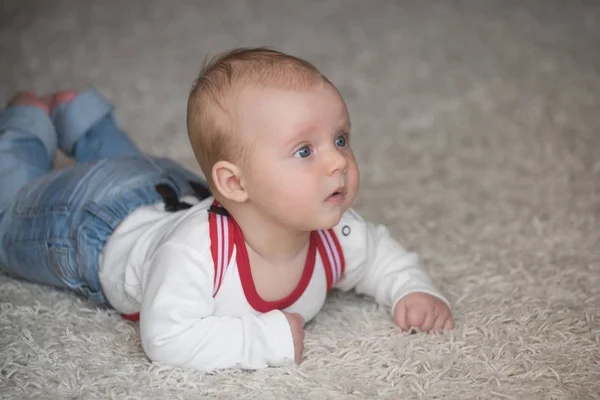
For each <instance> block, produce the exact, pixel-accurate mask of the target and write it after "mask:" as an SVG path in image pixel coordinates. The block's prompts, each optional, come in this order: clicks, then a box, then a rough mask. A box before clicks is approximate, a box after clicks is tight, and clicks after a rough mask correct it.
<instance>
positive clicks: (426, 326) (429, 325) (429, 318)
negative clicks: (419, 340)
mask: <svg viewBox="0 0 600 400" xmlns="http://www.w3.org/2000/svg"><path fill="white" fill-rule="evenodd" d="M434 323H435V315H434V314H433V312H431V310H430V311H428V312H427V314H425V321H423V324H422V325H421V330H422V331H424V332H429V331H430V330H431V329H433V325H434Z"/></svg>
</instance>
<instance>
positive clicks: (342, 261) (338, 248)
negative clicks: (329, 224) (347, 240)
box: [329, 229, 346, 279]
mask: <svg viewBox="0 0 600 400" xmlns="http://www.w3.org/2000/svg"><path fill="white" fill-rule="evenodd" d="M329 233H331V238H332V239H333V243H334V244H335V249H332V250H333V251H336V252H337V254H338V256H339V257H340V276H339V279H341V278H342V276H344V271H345V269H346V260H345V259H344V252H343V250H342V245H340V242H339V240H338V238H337V235H336V234H335V232H334V231H333V229H330V230H329Z"/></svg>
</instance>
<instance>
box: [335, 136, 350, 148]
mask: <svg viewBox="0 0 600 400" xmlns="http://www.w3.org/2000/svg"><path fill="white" fill-rule="evenodd" d="M335 145H336V146H337V147H346V146H347V145H348V138H347V137H346V135H345V134H344V135H341V136H338V137H337V139H335Z"/></svg>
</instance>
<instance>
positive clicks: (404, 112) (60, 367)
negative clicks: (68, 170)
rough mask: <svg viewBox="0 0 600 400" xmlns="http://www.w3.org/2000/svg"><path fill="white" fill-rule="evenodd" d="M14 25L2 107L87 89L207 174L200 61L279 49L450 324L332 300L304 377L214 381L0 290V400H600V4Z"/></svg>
mask: <svg viewBox="0 0 600 400" xmlns="http://www.w3.org/2000/svg"><path fill="white" fill-rule="evenodd" d="M0 7H1V8H0V10H1V13H0V56H1V63H0V77H1V82H2V85H1V87H0V97H1V98H2V99H5V100H8V98H9V97H10V95H11V94H12V93H13V92H14V91H16V90H22V89H33V90H36V91H37V92H39V93H45V92H50V91H54V90H57V89H67V88H76V89H83V88H85V87H86V86H88V85H94V86H96V87H98V88H99V89H100V90H101V91H102V92H103V93H104V94H105V95H106V96H107V97H108V98H109V99H110V100H111V101H112V102H114V103H115V105H116V108H117V115H118V116H119V119H120V121H121V122H122V124H123V126H124V127H125V128H126V129H127V130H128V131H129V132H130V134H131V135H132V137H133V139H134V140H135V142H136V143H137V144H139V145H140V147H141V148H142V149H143V150H144V151H146V152H149V153H152V154H158V155H165V156H170V157H173V158H175V159H176V160H178V161H180V162H182V163H184V164H185V165H186V166H188V167H190V168H192V169H194V170H196V171H198V168H197V167H196V164H195V161H194V158H193V155H192V152H191V150H190V148H189V145H188V139H187V135H186V132H185V105H186V100H187V94H188V91H189V89H190V86H191V84H192V82H193V80H194V78H195V76H196V75H197V73H198V72H199V69H200V66H201V64H202V61H203V60H204V59H205V57H207V56H210V55H214V54H216V53H218V52H221V51H224V50H227V49H230V48H232V47H236V46H263V45H266V46H272V47H274V48H276V49H279V50H282V51H285V52H288V53H292V54H294V55H297V56H300V57H303V58H306V59H308V60H309V61H311V62H313V63H314V64H315V65H316V66H317V67H319V68H320V69H321V70H322V71H323V72H324V73H325V74H326V75H327V76H328V77H329V78H330V79H331V80H332V81H333V82H334V83H335V84H336V85H337V86H338V88H339V89H340V91H341V93H342V95H343V96H344V98H345V100H346V102H347V103H348V106H349V109H350V113H351V118H352V123H353V131H354V132H353V146H354V150H355V152H356V155H357V158H358V161H359V163H360V165H361V173H362V187H361V193H360V195H359V198H358V199H357V202H356V204H355V208H356V209H357V210H358V211H359V212H360V213H361V214H362V215H363V216H364V217H365V218H367V219H370V220H372V221H373V222H377V223H385V224H386V225H387V226H389V227H390V229H391V231H392V233H393V235H394V237H396V238H397V239H398V240H399V241H400V242H401V243H402V244H403V245H405V246H406V247H407V248H409V249H410V250H414V251H418V252H419V253H420V255H421V256H422V259H423V261H424V263H425V266H426V269H427V270H428V272H429V273H430V275H431V277H432V279H433V280H434V282H435V283H436V284H437V286H438V287H439V288H440V289H441V290H442V291H443V292H444V294H446V295H447V297H448V298H449V300H450V301H451V302H452V304H453V311H454V314H455V318H456V324H457V328H456V330H455V331H454V332H452V333H450V334H447V335H439V336H438V335H406V334H401V333H399V332H398V331H397V330H396V328H395V327H394V326H393V323H392V321H391V319H390V317H389V314H388V310H385V309H384V308H381V307H378V306H376V305H375V304H374V303H373V302H372V301H371V300H369V299H364V298H359V297H358V296H355V295H352V294H339V293H334V294H333V295H332V296H331V299H330V300H329V301H328V303H327V305H326V306H325V308H324V310H323V312H322V313H321V314H320V315H319V316H318V318H317V319H316V321H315V322H314V323H311V324H310V325H308V326H307V337H306V360H305V362H304V363H303V364H302V365H301V366H299V367H297V368H296V367H285V368H279V369H268V370H263V371H257V372H254V373H246V372H240V371H237V370H233V371H224V372H220V373H217V374H213V375H204V374H201V373H198V372H194V371H187V370H179V369H174V368H166V367H161V366H159V365H152V364H150V363H149V362H148V360H147V359H146V358H145V357H144V355H143V352H142V351H141V348H140V345H139V340H138V338H137V326H136V325H134V324H131V323H129V322H126V321H123V320H122V319H120V317H119V316H118V315H116V314H115V313H113V312H111V311H110V310H104V309H99V308H97V307H96V306H94V305H93V304H91V303H88V302H86V301H83V300H81V299H79V298H77V297H75V296H73V295H71V294H68V293H63V292H59V291H54V290H51V289H48V288H42V287H39V286H36V285H32V284H26V283H22V282H18V281H15V280H12V279H10V278H7V277H4V276H0V388H1V390H0V397H4V398H24V397H28V396H29V397H35V398H45V396H46V397H47V398H80V397H81V398H96V397H97V398H110V397H112V398H197V397H199V396H201V395H202V396H207V397H212V398H236V399H238V398H260V399H265V398H277V399H281V398H290V399H291V398H294V399H296V398H306V397H309V396H310V397H311V398H317V399H320V398H324V399H325V398H356V399H364V398H375V397H378V398H389V399H394V398H456V399H468V398H486V399H487V398H526V399H537V398H539V399H545V398H565V399H583V398H598V396H599V393H600V383H599V382H600V361H599V360H600V350H599V348H600V343H599V340H600V337H599V336H598V332H600V311H599V310H600V294H599V291H600V289H599V288H600V246H599V244H600V240H599V239H600V229H599V220H598V219H599V216H600V155H599V154H600V132H599V130H600V108H599V106H600V3H599V2H597V1H569V2H567V1H558V0H548V1H541V0H538V1H536V0H531V1H512V0H507V1H500V0H498V1H491V0H489V1H485V0H481V1H477V0H471V1H466V0H465V1H449V2H442V1H401V0H398V1H383V0H377V1H358V0H343V1H342V0H323V1H316V0H315V1H308V0H306V1H291V0H284V1H275V0H271V1H267V0H261V1H220V2H217V1H214V2H213V1H193V0H182V1H173V2H167V1H160V0H148V1H142V0H129V1H117V0H106V1H74V0H72V1H33V0H10V1H6V0H5V1H2V2H1V3H0ZM64 164H65V161H64V159H62V158H61V159H60V162H59V165H58V166H59V167H62V166H63V165H64ZM0 190H1V188H0ZM44 393H46V394H44ZM48 393H49V394H48Z"/></svg>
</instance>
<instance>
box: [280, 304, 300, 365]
mask: <svg viewBox="0 0 600 400" xmlns="http://www.w3.org/2000/svg"><path fill="white" fill-rule="evenodd" d="M282 313H283V315H285V317H286V318H287V320H288V322H289V324H290V328H291V329H292V337H293V338H294V352H295V361H296V364H300V363H301V362H302V353H304V318H302V315H300V314H298V313H288V312H285V311H282Z"/></svg>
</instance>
